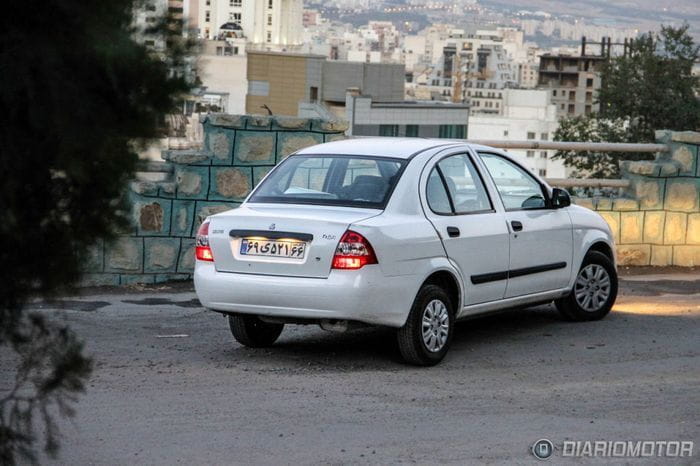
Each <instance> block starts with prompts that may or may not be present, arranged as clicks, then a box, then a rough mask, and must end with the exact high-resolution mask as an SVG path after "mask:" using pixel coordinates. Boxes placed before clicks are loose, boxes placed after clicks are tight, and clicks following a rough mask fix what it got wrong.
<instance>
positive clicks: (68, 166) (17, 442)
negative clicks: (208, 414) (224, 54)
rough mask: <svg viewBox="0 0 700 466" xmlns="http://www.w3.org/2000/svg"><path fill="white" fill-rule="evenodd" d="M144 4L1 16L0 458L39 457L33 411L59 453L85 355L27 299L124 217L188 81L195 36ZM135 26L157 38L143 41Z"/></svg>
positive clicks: (41, 4) (65, 2) (66, 6)
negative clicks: (0, 373)
mask: <svg viewBox="0 0 700 466" xmlns="http://www.w3.org/2000/svg"><path fill="white" fill-rule="evenodd" d="M142 7H144V4H143V2H140V1H137V0H110V1H97V2H84V1H80V0H25V1H21V2H10V3H8V4H7V5H6V6H5V11H4V12H3V14H2V15H0V69H2V73H1V74H0V83H1V85H0V115H2V118H3V122H2V125H0V173H2V174H3V180H2V183H0V215H1V216H2V217H1V218H2V221H0V243H1V244H2V245H3V247H2V248H1V249H0V264H2V266H3V267H2V270H3V276H2V280H0V348H2V349H3V351H14V355H15V356H14V358H13V359H14V360H15V361H18V363H17V371H16V376H15V380H14V384H13V385H12V387H11V388H10V390H9V392H8V393H4V394H3V393H0V463H2V464H13V463H15V462H17V461H18V460H19V459H20V458H24V459H27V460H30V461H33V460H35V444H36V442H37V441H38V436H37V435H36V434H35V433H34V427H35V425H36V424H37V423H39V422H41V423H42V424H43V426H44V433H43V434H42V436H43V439H44V448H45V450H46V451H47V452H48V453H49V454H55V453H56V452H57V450H58V441H57V424H56V420H55V418H56V415H71V414H72V412H73V409H72V403H73V402H74V401H75V399H76V396H77V394H78V393H80V392H82V391H83V390H84V389H85V381H86V380H87V378H88V376H89V374H90V372H91V366H92V365H91V360H90V358H89V357H88V356H87V355H85V353H84V350H83V345H82V342H81V341H80V340H79V338H78V337H77V336H76V335H75V334H74V332H72V331H71V330H70V329H69V328H68V327H66V326H65V325H61V324H58V323H57V322H56V321H55V320H53V319H51V316H49V315H46V314H40V313H32V312H29V311H27V310H26V309H25V308H26V303H27V301H28V300H29V299H32V298H34V297H45V298H47V297H49V298H50V297H52V296H56V295H57V294H59V293H62V292H65V291H67V290H69V289H70V288H71V286H73V285H74V284H75V283H76V282H77V281H78V280H79V279H80V276H81V269H82V266H83V261H84V258H85V251H86V250H87V249H88V248H90V247H91V246H94V245H96V244H97V243H98V242H100V241H102V240H106V241H109V240H110V239H113V238H114V237H115V236H116V235H117V234H118V233H119V232H120V231H124V229H125V228H127V226H128V224H129V220H128V211H129V207H128V205H127V203H126V200H125V196H124V195H123V193H124V192H125V187H126V183H127V181H128V180H129V179H130V177H131V176H132V175H133V172H134V170H135V167H136V162H137V150H138V149H139V147H140V146H142V145H143V144H145V143H146V142H147V141H148V140H150V139H152V138H155V137H158V136H159V135H161V134H162V131H163V126H162V124H161V122H163V121H164V118H163V117H164V115H165V114H167V113H171V111H172V110H173V109H174V108H176V107H177V103H178V100H179V98H181V97H182V95H183V93H186V92H188V91H189V84H188V80H187V79H185V76H184V73H183V70H184V69H185V65H186V59H187V55H188V53H189V52H190V50H191V43H189V42H188V41H187V40H185V39H184V38H183V37H182V34H181V30H180V29H179V28H178V27H177V26H176V23H174V22H173V21H172V19H173V18H167V17H165V18H163V19H162V21H159V22H158V23H157V24H155V25H153V27H151V28H150V29H149V30H147V31H137V30H135V29H134V27H133V24H134V21H133V16H134V9H135V8H142ZM18 18H21V21H20V20H18ZM144 34H145V35H148V36H150V37H153V38H156V39H157V40H158V41H159V42H158V43H161V44H164V47H163V48H162V49H161V50H159V51H154V50H152V49H150V48H148V47H147V46H145V45H143V44H142V43H141V41H139V40H138V39H137V38H138V37H139V36H140V37H143V35H144ZM8 354H9V353H8ZM3 359H4V360H6V361H8V360H9V359H10V356H8V357H3ZM3 385H4V384H3Z"/></svg>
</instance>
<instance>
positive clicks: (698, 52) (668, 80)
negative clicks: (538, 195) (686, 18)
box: [554, 25, 700, 178]
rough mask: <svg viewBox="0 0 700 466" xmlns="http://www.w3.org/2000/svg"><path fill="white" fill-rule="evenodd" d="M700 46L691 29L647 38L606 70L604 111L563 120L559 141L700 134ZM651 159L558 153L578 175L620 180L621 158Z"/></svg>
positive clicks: (601, 93) (556, 137) (630, 156)
mask: <svg viewBox="0 0 700 466" xmlns="http://www.w3.org/2000/svg"><path fill="white" fill-rule="evenodd" d="M698 59H700V47H699V46H697V45H695V43H694V42H693V38H692V37H691V36H690V35H689V34H688V25H684V26H682V27H680V28H673V27H666V26H662V27H661V32H660V33H658V34H654V33H649V34H643V35H642V36H640V37H639V38H637V39H635V40H634V41H633V42H632V45H631V47H630V51H629V53H628V54H627V55H625V56H620V57H615V58H613V59H611V60H610V62H608V63H606V64H605V65H604V66H603V68H602V71H601V81H602V86H601V89H600V91H599V92H598V96H597V98H598V101H599V103H600V113H597V114H590V115H586V116H582V117H574V118H565V119H563V120H561V121H560V123H559V129H558V130H557V131H556V133H555V135H554V140H557V141H588V142H634V143H641V142H653V141H654V131H655V130H659V129H670V130H676V131H684V130H700V100H698V97H697V95H698V93H700V80H699V78H698V77H695V76H693V75H692V73H691V71H692V67H693V63H694V62H695V61H697V60H698ZM649 157H650V156H648V155H643V154H627V153H594V152H572V151H558V152H557V153H556V154H555V155H554V158H555V159H556V158H558V159H562V160H563V161H564V163H565V164H566V165H567V166H570V167H573V168H574V169H575V172H574V176H584V177H591V178H614V177H618V176H619V165H618V162H619V161H620V160H643V159H647V158H649Z"/></svg>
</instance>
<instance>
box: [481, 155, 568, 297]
mask: <svg viewBox="0 0 700 466" xmlns="http://www.w3.org/2000/svg"><path fill="white" fill-rule="evenodd" d="M479 156H480V157H481V160H482V161H483V163H484V165H485V166H486V168H487V170H488V172H489V174H490V175H491V179H492V181H493V184H494V185H495V187H496V190H497V192H498V194H499V196H500V198H501V201H502V203H503V207H504V208H505V217H506V223H507V227H508V229H509V230H510V261H509V265H508V286H507V289H506V294H505V297H506V298H512V297H515V296H522V295H526V294H532V293H538V292H542V291H551V290H556V289H560V288H565V287H566V286H567V285H568V283H569V278H570V276H571V261H572V258H573V228H572V225H571V218H570V217H569V214H568V212H567V211H566V208H564V209H555V208H551V207H550V205H549V204H550V203H549V201H548V199H547V191H546V189H545V187H544V186H543V185H542V184H541V183H540V182H539V181H538V180H537V179H536V178H535V177H533V176H532V175H531V174H530V173H528V172H527V170H525V169H524V168H522V167H520V166H519V165H517V164H516V163H514V162H512V161H511V160H509V159H507V158H506V157H503V156H500V155H498V154H492V153H483V152H482V153H479Z"/></svg>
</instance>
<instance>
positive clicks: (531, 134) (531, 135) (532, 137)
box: [527, 131, 536, 139]
mask: <svg viewBox="0 0 700 466" xmlns="http://www.w3.org/2000/svg"><path fill="white" fill-rule="evenodd" d="M535 137H536V135H535V133H534V132H532V131H528V133H527V138H528V139H535Z"/></svg>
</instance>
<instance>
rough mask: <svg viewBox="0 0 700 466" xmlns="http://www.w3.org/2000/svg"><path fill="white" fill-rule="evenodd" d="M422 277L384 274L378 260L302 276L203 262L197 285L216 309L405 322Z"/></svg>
mask: <svg viewBox="0 0 700 466" xmlns="http://www.w3.org/2000/svg"><path fill="white" fill-rule="evenodd" d="M417 278H418V277H414V276H406V275H404V276H400V277H385V276H384V275H383V274H382V272H381V269H380V268H379V267H378V266H376V265H368V266H365V267H363V268H362V269H360V270H332V271H331V273H330V274H329V276H328V278H303V277H287V276H277V275H256V274H243V273H231V272H218V271H217V270H216V268H215V266H214V264H213V263H206V262H199V261H198V262H197V264H196V266H195V272H194V285H195V290H196V292H197V296H198V297H199V300H200V302H201V303H202V305H203V306H204V307H206V308H208V309H212V310H215V311H221V312H235V313H242V314H256V315H264V316H270V317H287V318H300V319H339V320H352V321H357V322H364V323H367V324H374V325H387V326H391V327H401V326H402V325H403V324H404V322H405V321H406V317H407V315H408V312H409V311H410V308H411V305H412V304H413V299H414V298H415V295H416V292H417V284H416V283H417V282H416V280H417Z"/></svg>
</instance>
